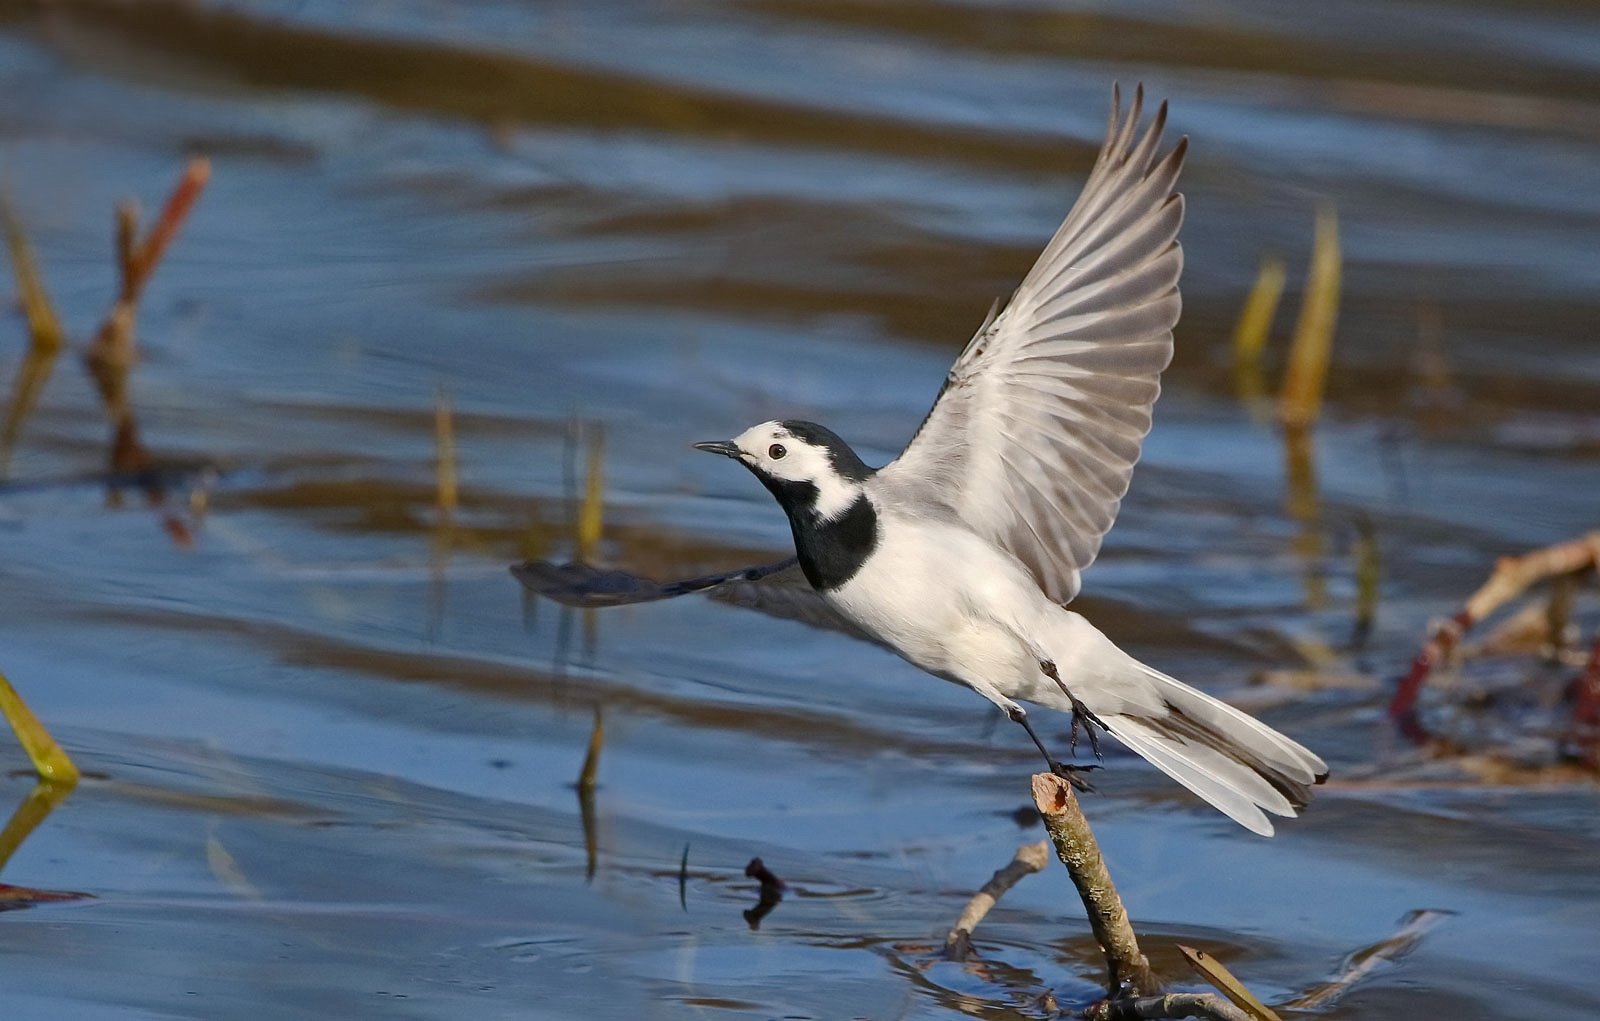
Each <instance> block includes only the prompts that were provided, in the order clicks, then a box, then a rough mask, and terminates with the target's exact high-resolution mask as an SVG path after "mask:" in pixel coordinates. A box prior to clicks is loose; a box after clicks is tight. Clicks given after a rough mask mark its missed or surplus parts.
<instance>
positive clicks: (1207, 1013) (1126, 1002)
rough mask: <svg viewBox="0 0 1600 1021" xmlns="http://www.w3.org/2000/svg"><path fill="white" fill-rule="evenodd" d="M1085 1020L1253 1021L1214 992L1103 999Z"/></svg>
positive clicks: (1085, 1014)
mask: <svg viewBox="0 0 1600 1021" xmlns="http://www.w3.org/2000/svg"><path fill="white" fill-rule="evenodd" d="M1084 1017H1085V1018H1086V1019H1088V1021H1155V1019H1158V1018H1180V1017H1197V1018H1201V1019H1203V1021H1254V1019H1253V1018H1251V1017H1250V1015H1249V1014H1246V1013H1245V1012H1244V1011H1242V1010H1240V1009H1239V1008H1238V1007H1235V1006H1234V1005H1233V1004H1231V1003H1229V1002H1228V1001H1227V1000H1225V999H1223V998H1222V997H1220V996H1218V995H1217V994H1216V993H1167V994H1166V995H1164V996H1132V997H1126V998H1124V999H1121V1000H1106V1001H1103V1002H1101V1003H1097V1004H1095V1005H1094V1006H1093V1007H1091V1008H1090V1009H1089V1010H1088V1011H1086V1012H1085V1013H1084Z"/></svg>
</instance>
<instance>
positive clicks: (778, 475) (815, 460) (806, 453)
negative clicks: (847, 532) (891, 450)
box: [733, 422, 861, 521]
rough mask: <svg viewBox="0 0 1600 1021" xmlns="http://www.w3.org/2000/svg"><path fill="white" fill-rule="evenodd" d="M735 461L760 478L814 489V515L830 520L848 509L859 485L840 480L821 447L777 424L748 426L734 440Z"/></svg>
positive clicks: (826, 452) (827, 455)
mask: <svg viewBox="0 0 1600 1021" xmlns="http://www.w3.org/2000/svg"><path fill="white" fill-rule="evenodd" d="M733 442H734V444H735V445H736V446H737V447H738V448H739V451H740V453H739V460H741V461H743V462H744V463H745V464H747V465H749V466H750V467H752V468H754V469H756V470H757V471H759V472H761V473H762V474H764V475H770V476H771V477H773V478H775V479H783V480H784V481H787V482H809V483H811V484H812V485H813V486H815V487H816V488H817V504H816V511H817V514H818V515H819V516H820V517H822V518H823V519H825V520H828V521H831V520H833V519H834V518H837V517H838V516H839V515H841V514H843V513H844V512H845V511H847V510H849V509H850V505H851V504H853V503H855V502H856V498H857V497H858V496H860V495H861V484H860V483H858V482H852V481H850V480H849V479H847V478H845V477H843V476H842V475H840V474H839V473H838V471H836V470H835V469H834V467H833V459H832V458H831V457H830V456H829V453H828V451H827V450H826V449H824V448H823V447H818V446H815V445H813V444H810V443H807V442H806V441H805V440H803V439H800V438H799V437H798V436H795V435H793V434H792V433H790V432H789V431H788V430H787V429H785V428H784V427H783V426H782V425H779V424H778V423H777V422H763V423H761V424H760V425H757V426H751V427H750V428H749V429H746V430H745V431H744V432H742V433H740V434H739V435H738V436H737V437H735V438H734V441H733Z"/></svg>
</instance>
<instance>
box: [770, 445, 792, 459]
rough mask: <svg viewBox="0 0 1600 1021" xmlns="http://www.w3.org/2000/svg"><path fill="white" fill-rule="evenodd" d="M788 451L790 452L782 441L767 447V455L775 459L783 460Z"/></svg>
mask: <svg viewBox="0 0 1600 1021" xmlns="http://www.w3.org/2000/svg"><path fill="white" fill-rule="evenodd" d="M787 453H789V452H788V451H787V450H785V449H783V444H781V443H774V444H773V445H772V446H770V447H768V448H767V456H768V457H770V458H772V459H773V460H774V461H781V460H782V459H783V457H784V455H785V454H787Z"/></svg>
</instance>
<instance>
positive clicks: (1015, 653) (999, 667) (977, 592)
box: [828, 533, 1045, 683]
mask: <svg viewBox="0 0 1600 1021" xmlns="http://www.w3.org/2000/svg"><path fill="white" fill-rule="evenodd" d="M940 538H941V537H939V536H938V535H937V534H935V535H934V536H932V537H931V538H924V539H923V540H922V541H917V542H909V541H908V542H903V543H901V544H899V548H896V547H895V546H889V547H887V548H885V549H883V550H881V551H880V554H881V555H880V556H878V557H876V558H874V562H872V563H870V564H869V565H868V566H867V567H866V568H864V569H863V570H862V571H860V572H859V573H858V574H857V575H856V576H855V577H854V578H852V579H851V580H850V581H849V582H848V583H847V584H845V585H843V586H841V587H839V588H838V589H835V590H834V591H832V592H830V593H828V596H829V599H830V601H831V602H832V603H833V604H834V605H835V606H836V607H837V608H838V609H839V610H840V611H842V612H843V613H844V614H846V615H847V616H849V617H850V618H851V619H852V620H854V621H855V622H856V623H857V624H859V625H860V626H861V627H863V628H864V629H866V630H867V631H868V632H870V633H871V634H873V635H876V636H877V637H878V638H879V639H880V640H882V641H883V642H885V643H886V644H888V645H889V646H891V647H892V648H893V649H894V650H895V651H897V652H898V653H899V654H900V655H901V656H903V657H904V658H905V659H907V660H909V661H910V662H912V663H914V664H916V665H917V666H919V667H921V668H922V669H924V670H926V671H928V672H929V673H932V674H936V675H938V676H940V677H944V678H946V679H949V680H955V681H959V682H964V683H966V682H970V681H971V680H972V679H974V678H998V677H1001V676H1007V675H1015V674H1017V673H1018V672H1027V671H1028V669H1029V668H1030V667H1031V668H1032V669H1034V670H1036V669H1037V664H1035V663H1033V662H1032V657H1031V655H1030V654H1029V653H1028V650H1027V648H1026V646H1025V645H1024V644H1023V642H1022V641H1021V640H1020V639H1019V638H1018V636H1017V634H1016V631H1015V629H1014V628H1013V627H1010V626H1008V624H1007V622H1006V621H1005V617H1006V613H1005V612H1004V611H1005V608H1007V607H1012V606H1024V607H1031V606H1032V605H1033V604H1034V603H1036V602H1037V601H1040V600H1044V599H1045V597H1044V595H1043V593H1041V592H1040V591H1039V590H1038V587H1037V586H1035V585H1034V584H1033V583H1032V580H1031V578H1028V577H1027V576H1026V574H1025V573H1024V572H1023V571H1022V568H1021V567H1020V565H1016V564H1014V562H1011V561H1010V560H1009V559H1008V558H1007V557H1006V556H1005V555H1004V554H1002V553H1000V552H999V551H998V550H994V549H993V547H990V546H988V545H987V544H981V545H980V544H978V543H974V542H972V541H970V540H969V539H968V538H967V537H966V536H963V535H960V534H959V533H958V534H955V535H950V536H946V537H944V539H945V541H943V542H941V541H939V539H940Z"/></svg>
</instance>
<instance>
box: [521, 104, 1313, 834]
mask: <svg viewBox="0 0 1600 1021" xmlns="http://www.w3.org/2000/svg"><path fill="white" fill-rule="evenodd" d="M1142 100H1143V90H1142V89H1141V90H1139V92H1137V93H1136V94H1135V96H1134V100H1133V103H1132V105H1131V108H1130V109H1129V110H1127V111H1126V113H1124V111H1123V110H1122V108H1121V100H1120V96H1119V95H1117V94H1115V93H1114V94H1113V99H1112V108H1111V119H1110V126H1109V128H1108V130H1107V134H1106V139H1105V142H1104V144H1103V145H1102V146H1101V149H1100V153H1099V156H1098V158H1097V159H1096V162H1095V165H1094V168H1093V170H1092V171H1091V172H1090V174H1089V179H1088V182H1087V183H1086V184H1085V185H1084V189H1083V193H1082V194H1081V195H1080V196H1079V197H1078V201H1077V203H1076V204H1075V205H1074V206H1073V208H1072V211H1071V212H1070V213H1068V215H1067V218H1066V220H1065V222H1063V223H1062V225H1061V227H1060V229H1059V230H1057V231H1056V233H1055V236H1054V237H1053V238H1051V240H1050V242H1049V244H1048V245H1047V246H1046V247H1045V250H1044V253H1043V254H1042V255H1041V256H1040V257H1039V260H1038V262H1037V263H1035V264H1034V267H1033V269H1032V270H1031V271H1029V273H1028V275H1027V276H1026V277H1025V278H1024V279H1023V281H1022V284H1021V286H1020V287H1018V288H1017V290H1016V292H1015V293H1014V294H1013V295H1012V296H1011V300H1010V302H1009V303H1008V304H1007V305H1006V306H1005V307H1004V309H1003V310H1001V311H1000V312H999V313H998V314H995V313H993V312H991V313H990V316H989V318H988V320H987V321H986V322H985V323H984V324H983V326H982V327H981V328H980V329H979V330H978V333H977V335H976V336H975V337H973V338H972V340H971V342H970V343H968V345H967V347H966V349H965V350H964V351H963V352H962V353H961V356H960V357H959V358H957V359H956V363H955V365H954V366H953V367H952V368H951V370H950V373H949V375H948V376H947V377H946V379H945V383H944V387H943V388H942V389H941V390H940V393H939V396H938V399H937V400H936V401H935V403H934V405H933V409H932V410H931V411H930V412H929V413H928V416H927V418H926V419H925V420H924V421H923V423H922V426H921V428H920V429H919V430H918V431H917V433H916V435H915V436H914V437H913V438H912V440H911V443H910V444H909V445H908V446H907V447H906V449H905V450H904V451H903V452H902V453H901V455H900V456H899V457H898V458H897V459H895V460H894V461H893V462H891V463H890V464H888V465H885V466H884V467H882V468H871V467H869V466H867V465H866V464H865V463H864V462H863V461H862V460H861V458H860V457H858V456H857V455H856V453H855V452H854V451H853V450H851V449H850V447H849V445H848V444H846V443H845V441H844V440H842V439H841V438H840V437H839V436H837V435H836V434H835V433H833V432H832V431H831V430H829V429H827V428H825V427H823V426H821V425H817V424H815V423H812V422H802V421H772V422H763V423H761V424H760V425H757V426H753V427H752V428H750V429H747V430H745V431H744V432H743V433H741V434H740V435H738V436H737V437H735V438H733V439H731V440H718V441H714V442H706V443H696V444H695V447H696V448H698V449H700V450H704V451H708V452H710V453H714V454H722V455H725V456H727V457H729V458H732V459H734V460H736V461H738V462H739V463H741V464H743V465H744V466H745V467H746V468H748V469H749V470H750V471H751V473H753V474H754V475H755V477H756V478H757V479H759V480H760V481H761V483H762V484H763V485H764V486H766V488H767V489H768V490H769V491H770V492H771V493H772V495H773V496H774V497H775V498H776V499H777V501H778V504H779V505H780V506H781V507H782V508H783V510H784V512H785V513H786V514H787V515H788V518H789V524H790V527H791V531H792V532H793V534H794V543H795V551H796V554H797V556H796V558H795V559H791V560H786V561H782V562H780V563H777V564H771V565H765V566H761V567H754V568H747V569H745V570H743V571H736V572H731V573H728V574H721V575H710V576H707V577H704V578H695V579H690V580H687V581H681V582H672V583H668V584H665V585H656V584H653V583H649V582H643V581H642V580H641V579H636V578H633V577H632V576H631V575H626V574H622V573H621V572H597V571H594V570H593V569H589V568H586V567H584V566H583V565H564V566H561V567H557V566H553V565H550V564H546V563H536V562H529V563H525V564H519V565H516V566H515V567H513V568H512V571H513V573H515V574H516V575H517V577H518V578H519V580H521V581H522V582H523V584H525V585H527V586H528V587H529V588H531V589H534V590H535V591H539V592H541V593H543V594H545V595H550V596H552V597H553V598H557V599H560V600H561V601H564V602H568V603H571V604H575V605H586V606H599V605H614V604H617V603H631V602H641V601H645V600H649V599H658V598H664V597H667V596H673V595H680V594H683V593H686V592H694V591H703V590H723V591H734V590H742V591H744V592H745V593H747V594H749V593H752V592H753V593H756V594H755V595H754V597H753V598H750V599H747V600H742V601H748V602H753V603H755V604H757V605H760V604H761V603H762V602H763V597H762V595H761V594H760V593H761V592H763V591H765V592H767V593H768V594H769V595H770V596H771V598H768V599H766V600H765V601H767V602H769V603H771V604H772V605H773V606H774V608H775V609H776V611H777V612H778V613H779V614H780V615H785V616H798V617H802V618H807V619H813V618H815V617H816V616H818V615H819V614H820V615H822V616H831V617H833V618H834V622H835V623H838V624H841V625H842V626H843V627H844V629H845V630H847V631H850V632H852V633H855V634H858V635H861V636H863V637H866V638H868V639H870V640H873V641H876V642H878V643H880V644H882V645H885V646H887V647H888V648H890V649H892V650H894V651H895V652H897V653H898V654H899V655H900V656H902V657H904V658H905V659H906V660H908V661H910V662H911V663H913V664H915V665H916V666H918V667H920V668H922V669H923V670H925V671H927V672H928V673H930V674H933V675H934V676H936V677H940V678H943V679H945V680H948V681H953V682H955V683H957V684H961V685H964V686H966V687H968V688H971V689H972V690H973V691H975V692H977V693H978V694H980V695H982V696H983V697H984V698H986V699H988V700H989V701H990V702H992V703H994V704H995V705H996V706H998V707H1000V709H1001V710H1002V711H1004V712H1005V714H1006V715H1007V716H1008V717H1010V718H1011V719H1012V720H1013V721H1015V722H1016V723H1018V724H1020V725H1021V726H1022V727H1023V728H1024V729H1025V730H1026V731H1027V733H1028V736H1029V737H1030V738H1031V739H1032V740H1033V743H1034V744H1035V745H1037V746H1038V748H1039V751H1040V752H1041V753H1042V754H1043V755H1044V757H1045V761H1046V762H1047V763H1049V765H1050V768H1051V769H1052V770H1054V771H1056V772H1058V773H1061V774H1062V775H1066V776H1069V777H1071V778H1073V779H1075V780H1081V777H1079V776H1078V775H1077V773H1078V771H1079V769H1080V767H1074V766H1070V765H1066V764H1063V763H1062V762H1060V761H1058V760H1057V759H1056V758H1055V757H1053V756H1052V755H1051V754H1050V752H1049V750H1048V749H1047V748H1046V747H1045V745H1044V743H1043V741H1041V740H1040V739H1039V736H1038V734H1037V733H1036V732H1035V731H1034V729H1033V727H1032V725H1031V724H1030V723H1029V717H1028V712H1027V710H1026V709H1025V708H1024V707H1023V706H1022V705H1021V704H1020V703H1023V702H1027V703H1031V704H1033V705H1036V706H1044V707H1046V708H1050V709H1056V710H1059V711H1062V712H1065V713H1070V714H1071V716H1072V744H1073V746H1074V749H1075V748H1076V744H1077V738H1078V731H1079V728H1080V726H1081V727H1082V728H1083V729H1084V731H1085V733H1086V734H1087V737H1088V739H1089V742H1090V744H1091V745H1092V746H1093V749H1094V751H1095V753H1096V756H1097V757H1098V755H1099V751H1100V748H1099V735H1098V733H1097V731H1100V732H1104V733H1108V734H1110V735H1111V736H1112V737H1114V738H1116V739H1118V740H1119V741H1121V742H1122V743H1123V744H1125V745H1127V746H1128V747H1129V748H1131V749H1132V750H1133V751H1135V752H1137V753H1138V754H1140V755H1142V756H1143V757H1144V758H1146V759H1148V760H1149V761H1150V762H1152V763H1154V764H1155V765H1156V766H1157V767H1158V768H1159V769H1161V770H1162V771H1164V772H1165V773H1167V774H1168V775H1169V776H1171V777H1172V778H1173V779H1175V780H1177V781H1178V782H1179V783H1181V784H1183V785H1184V786H1185V787H1187V788H1189V790H1191V791H1193V792H1194V793H1195V794H1197V795H1199V796H1200V797H1201V798H1203V799H1205V800H1206V801H1207V802H1209V803H1211V804H1212V805H1214V806H1215V807H1216V808H1217V809H1219V810H1220V811H1222V812H1223V813H1225V814H1226V815H1228V816H1229V817H1230V818H1232V819H1234V820H1235V821H1236V822H1238V823H1240V824H1241V825H1243V826H1245V827H1246V828H1248V829H1250V830H1253V831H1254V832H1256V833H1260V834H1264V835H1271V833H1272V832H1273V827H1272V822H1271V820H1269V819H1268V818H1267V814H1266V813H1272V814H1274V815H1279V816H1294V815H1295V814H1296V813H1297V811H1298V810H1300V809H1302V808H1304V807H1305V806H1306V804H1307V802H1308V800H1309V797H1310V793H1311V786H1312V785H1313V784H1317V783H1321V782H1322V781H1323V780H1324V779H1326V777H1327V767H1326V765H1325V764H1324V763H1323V761H1322V760H1321V759H1320V758H1318V757H1317V756H1316V755H1315V754H1313V753H1312V752H1311V751H1309V750H1307V749H1306V748H1304V747H1303V746H1301V745H1300V744H1298V743H1296V742H1295V741H1292V740H1290V739H1289V738H1288V737H1285V736H1284V735H1283V734H1280V733H1278V732H1277V731H1275V730H1273V729H1272V728H1270V727H1268V726H1267V725H1266V724H1264V723H1261V722H1260V721H1258V720H1256V719H1254V718H1253V717H1251V716H1249V715H1247V714H1245V713H1243V712H1241V711H1239V710H1238V709H1235V708H1233V707H1232V706H1230V705H1228V704H1226V703H1224V702H1221V701H1219V700H1217V699H1215V698H1212V697H1211V696H1210V695H1207V694H1205V693H1203V692H1201V691H1198V690H1196V689H1195V688H1192V687H1190V686H1189V685H1187V684H1184V683H1183V682H1181V681H1178V680H1176V679H1174V678H1172V677H1168V676H1167V675H1165V674H1163V673H1161V672H1160V671H1158V670H1156V669H1154V668H1152V667H1149V666H1146V665H1145V664H1143V663H1141V662H1139V661H1138V660H1136V659H1134V658H1133V657H1132V656H1130V655H1128V654H1127V653H1125V652H1123V651H1122V650H1121V649H1119V648H1118V647H1117V646H1116V645H1114V644H1113V643H1112V642H1111V640H1110V639H1109V638H1107V637H1106V636H1105V635H1104V634H1102V633H1101V632H1100V631H1099V630H1098V629H1096V628H1095V627H1094V626H1093V625H1092V624H1090V623H1089V622H1088V621H1087V620H1085V619H1084V618H1083V617H1082V616H1081V615H1079V614H1077V613H1074V612H1072V611H1071V610H1068V609H1065V608H1064V604H1066V603H1068V602H1069V601H1071V599H1072V598H1073V597H1074V596H1075V595H1077V593H1078V588H1079V572H1080V571H1082V570H1083V569H1084V568H1086V567H1088V566H1089V565H1090V564H1091V563H1093V561H1094V558H1095V555H1096V554H1097V553H1098V552H1099V550H1100V544H1101V540H1102V538H1103V536H1104V535H1105V533H1106V531H1107V530H1108V529H1109V528H1110V527H1111V523H1112V521H1113V519H1114V518H1115V517H1116V514H1117V510H1118V508H1119V506H1120V505H1121V501H1122V497H1123V496H1124V494H1126V492H1127V490H1128V483H1129V479H1130V478H1131V476H1132V473H1133V466H1134V464H1135V462H1137V461H1138V459H1139V451H1140V447H1141V445H1142V443H1143V440H1144V437H1145V434H1146V433H1148V432H1149V430H1150V420H1151V408H1152V406H1153V405H1154V403H1155V400H1156V397H1157V395H1158V394H1159V393H1160V389H1161V388H1160V382H1159V377H1160V374H1161V371H1162V370H1163V369H1165V368H1166V366H1167V363H1168V362H1169V361H1170V360H1171V358H1172V328H1173V326H1174V324H1176V322H1177V320H1178V313H1179V307H1180V300H1179V296H1178V277H1179V274H1180V272H1181V270H1182V268H1183V251H1182V249H1181V248H1180V247H1179V245H1178V242H1177V236H1178V228H1179V226H1180V225H1181V223H1182V221H1183V209H1184V206H1183V196H1182V195H1179V194H1177V193H1176V192H1175V191H1174V186H1175V185H1176V182H1177V178H1178V172H1179V170H1180V168H1181V167H1182V165H1183V159H1184V153H1185V151H1186V149H1187V141H1188V140H1187V139H1182V140H1180V141H1179V142H1178V143H1177V145H1176V146H1175V147H1173V148H1172V149H1171V150H1170V151H1169V152H1167V153H1166V154H1165V155H1164V156H1162V155H1159V148H1160V142H1161V132H1162V129H1163V127H1164V126H1165V122H1166V104H1165V103H1163V104H1162V105H1161V107H1160V109H1159V110H1157V112H1156V114H1155V116H1154V118H1153V119H1152V120H1151V123H1150V124H1149V126H1148V127H1147V128H1146V129H1145V130H1144V132H1143V133H1142V134H1140V133H1139V132H1138V126H1139V120H1140V110H1141V106H1142ZM796 561H798V565H797V566H798V570H799V572H800V573H801V574H803V575H804V578H805V581H806V582H807V583H809V588H810V591H811V592H812V593H814V594H815V596H817V597H820V602H821V603H822V606H820V607H816V606H812V607H809V608H808V607H806V606H804V605H803V604H804V603H805V600H803V599H799V600H797V599H796V594H795V588H794V587H793V586H789V587H787V588H785V587H783V586H779V585H771V584H769V583H771V582H777V581H781V580H782V579H783V578H784V577H785V576H786V575H792V574H793V573H794V570H795V567H796ZM779 593H786V594H785V595H781V596H780V595H778V594H779Z"/></svg>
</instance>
